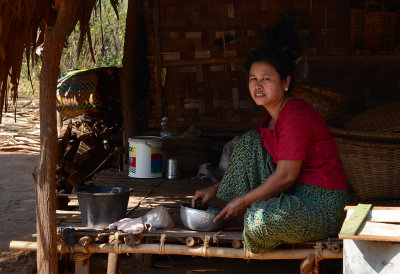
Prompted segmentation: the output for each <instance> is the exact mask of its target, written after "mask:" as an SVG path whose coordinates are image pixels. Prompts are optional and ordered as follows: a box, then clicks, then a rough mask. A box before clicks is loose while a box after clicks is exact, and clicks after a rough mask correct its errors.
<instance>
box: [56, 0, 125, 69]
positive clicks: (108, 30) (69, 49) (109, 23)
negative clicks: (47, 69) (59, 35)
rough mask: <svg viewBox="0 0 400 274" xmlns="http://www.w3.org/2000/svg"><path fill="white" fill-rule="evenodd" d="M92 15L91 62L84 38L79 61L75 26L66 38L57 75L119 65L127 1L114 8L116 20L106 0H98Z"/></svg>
mask: <svg viewBox="0 0 400 274" xmlns="http://www.w3.org/2000/svg"><path fill="white" fill-rule="evenodd" d="M99 2H100V5H98V6H97V7H96V8H95V9H94V10H93V13H92V18H91V20H90V34H91V38H92V45H93V53H94V57H95V61H96V62H95V63H94V62H93V60H92V56H91V53H90V49H89V43H88V42H87V37H86V40H85V43H84V44H83V47H82V50H81V53H80V55H79V59H78V58H77V48H78V41H79V23H78V25H77V26H76V27H75V31H73V32H72V33H71V35H70V36H69V38H68V41H67V44H66V47H65V48H64V52H63V56H62V59H61V63H60V71H61V73H65V72H67V71H68V70H70V69H88V68H95V67H105V66H117V67H121V66H122V56H123V47H124V38H125V22H126V14H127V10H128V1H127V0H125V1H121V4H120V6H119V9H118V15H119V20H118V18H117V15H116V14H115V11H114V9H113V7H112V5H111V3H110V1H109V0H100V1H99Z"/></svg>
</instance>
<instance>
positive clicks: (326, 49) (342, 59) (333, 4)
mask: <svg viewBox="0 0 400 274" xmlns="http://www.w3.org/2000/svg"><path fill="white" fill-rule="evenodd" d="M349 8H350V1H349V0H334V1H333V0H320V1H316V0H281V1H272V0H246V1H239V0H219V1H212V0H202V1H200V0H199V1H195V0H149V1H148V2H147V9H146V17H147V20H146V22H147V36H148V57H149V64H150V74H151V81H150V96H151V98H152V100H153V102H154V105H153V110H152V113H151V117H152V118H151V119H150V120H149V121H148V126H149V128H158V127H159V122H160V119H161V117H162V116H168V117H169V118H170V120H171V121H172V122H173V123H174V125H175V126H176V127H178V128H179V129H181V130H182V129H185V128H187V127H188V126H190V125H191V124H194V125H196V126H197V127H200V128H201V129H203V130H210V131H213V130H217V131H218V130H219V131H223V130H229V131H243V130H247V129H250V128H254V127H256V126H257V124H258V122H259V121H260V119H261V118H262V117H263V116H264V115H265V110H263V108H261V107H258V106H256V105H255V104H254V103H253V102H252V100H251V97H250V95H249V92H248V88H247V79H246V78H247V77H246V75H245V73H244V72H243V69H242V64H243V61H244V58H245V56H246V54H247V53H248V52H249V50H251V49H253V48H254V47H256V46H258V45H260V44H261V38H260V36H259V33H260V31H261V30H262V29H264V28H267V27H272V26H274V25H276V24H277V23H278V22H279V16H280V14H281V13H282V12H288V11H289V12H293V13H294V14H295V15H296V28H295V31H296V33H297V34H298V36H299V38H300V40H301V44H302V48H303V57H304V58H303V61H302V62H301V63H300V65H299V75H298V76H299V77H298V80H300V81H303V82H309V83H312V84H315V85H320V86H326V87H331V88H335V89H338V90H340V91H341V92H344V93H352V94H355V95H357V96H363V94H362V92H363V90H362V89H360V85H359V84H360V82H362V81H363V82H362V83H363V86H366V87H367V86H368V88H366V89H371V88H372V87H373V85H374V83H376V82H377V81H376V80H377V79H375V80H374V81H372V80H370V79H363V75H365V73H368V70H369V69H370V66H371V63H372V64H376V63H377V62H378V63H379V64H383V63H385V64H386V63H388V69H386V66H382V65H381V66H378V71H379V72H378V73H379V74H385V75H386V80H387V79H388V78H389V79H390V81H389V83H390V84H389V85H392V87H393V86H394V87H399V85H400V83H399V82H398V81H397V78H398V76H397V74H395V73H394V72H393V69H394V68H399V69H400V67H399V65H398V63H399V62H395V63H393V62H391V59H390V58H387V57H386V58H384V56H387V55H386V53H384V54H381V53H378V54H377V53H371V52H369V51H365V50H364V51H363V50H359V49H357V50H356V49H352V48H351V47H350V42H349ZM382 56H383V57H382ZM390 56H395V58H397V59H396V60H397V61H398V60H399V53H398V49H396V50H395V51H394V52H392V53H390ZM364 57H366V58H364ZM382 62H383V63H382ZM379 68H380V70H379ZM354 79H356V80H357V81H359V82H358V83H355V82H354ZM368 81H370V83H368ZM378 82H380V80H378ZM377 94H379V92H377ZM369 96H370V95H369ZM390 96H394V97H396V96H398V95H396V94H394V95H390ZM364 99H365V98H364Z"/></svg>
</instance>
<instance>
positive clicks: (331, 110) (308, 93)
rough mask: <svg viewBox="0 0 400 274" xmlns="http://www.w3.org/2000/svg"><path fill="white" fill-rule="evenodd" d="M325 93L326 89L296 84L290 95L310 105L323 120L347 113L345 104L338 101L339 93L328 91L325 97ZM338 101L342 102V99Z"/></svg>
mask: <svg viewBox="0 0 400 274" xmlns="http://www.w3.org/2000/svg"><path fill="white" fill-rule="evenodd" d="M327 91H328V90H327V89H321V88H312V87H311V86H307V85H302V84H298V85H295V86H294V87H293V90H292V91H291V94H292V95H293V96H294V97H296V98H299V99H302V100H304V101H305V102H307V103H309V104H310V105H312V106H313V107H314V108H315V109H316V110H317V111H318V113H319V114H320V115H321V116H322V117H323V118H324V119H325V120H330V119H332V118H335V117H337V116H342V115H344V114H346V113H348V109H347V108H346V104H343V103H339V101H338V100H339V99H338V98H339V97H338V95H339V93H338V92H334V91H331V90H329V95H330V96H327ZM336 95H337V96H336ZM340 100H343V97H342V98H341V99H340Z"/></svg>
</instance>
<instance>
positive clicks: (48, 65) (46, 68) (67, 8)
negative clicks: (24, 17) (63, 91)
mask: <svg viewBox="0 0 400 274" xmlns="http://www.w3.org/2000/svg"><path fill="white" fill-rule="evenodd" d="M78 9H79V4H77V3H75V1H73V0H64V1H62V4H61V7H60V10H59V13H58V16H57V20H56V23H55V25H54V26H52V27H47V29H46V30H45V39H44V41H45V42H44V45H43V53H42V70H41V73H40V145H41V152H40V162H39V170H37V169H36V170H35V173H34V180H35V185H36V223H37V224H36V228H37V244H38V249H37V271H38V273H40V274H41V273H46V274H47V273H57V272H58V268H57V233H56V229H57V226H56V165H57V156H58V153H57V149H58V147H57V118H56V89H57V79H58V77H59V70H60V59H61V54H62V50H63V47H64V44H65V42H66V39H67V37H68V36H69V34H70V33H71V31H72V30H73V28H74V27H75V25H76V22H77V19H76V18H77V10H78Z"/></svg>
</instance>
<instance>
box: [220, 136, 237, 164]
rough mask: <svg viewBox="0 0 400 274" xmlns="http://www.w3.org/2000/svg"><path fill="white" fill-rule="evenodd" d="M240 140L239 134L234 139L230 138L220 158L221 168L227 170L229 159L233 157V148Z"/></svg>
mask: <svg viewBox="0 0 400 274" xmlns="http://www.w3.org/2000/svg"><path fill="white" fill-rule="evenodd" d="M238 141H239V136H235V137H234V138H233V139H232V140H230V141H229V142H227V143H226V144H225V145H224V148H223V149H222V155H221V158H220V160H219V168H220V169H221V170H223V171H225V170H226V169H227V167H228V164H229V159H230V158H231V155H232V152H233V148H234V147H235V145H236V144H237V142H238Z"/></svg>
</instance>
